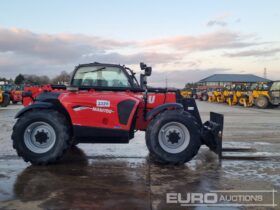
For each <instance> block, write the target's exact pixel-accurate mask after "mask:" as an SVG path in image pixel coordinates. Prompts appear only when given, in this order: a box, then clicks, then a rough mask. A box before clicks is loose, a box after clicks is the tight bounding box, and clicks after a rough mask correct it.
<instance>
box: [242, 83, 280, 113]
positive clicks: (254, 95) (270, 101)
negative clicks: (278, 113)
mask: <svg viewBox="0 0 280 210" xmlns="http://www.w3.org/2000/svg"><path fill="white" fill-rule="evenodd" d="M240 104H241V105H244V106H247V107H249V106H253V105H255V106H256V107H258V108H261V109H265V108H268V107H269V106H279V104H280V81H275V82H272V83H269V84H267V83H255V84H253V85H252V86H251V88H250V91H247V93H246V94H244V95H242V96H241V98H240Z"/></svg>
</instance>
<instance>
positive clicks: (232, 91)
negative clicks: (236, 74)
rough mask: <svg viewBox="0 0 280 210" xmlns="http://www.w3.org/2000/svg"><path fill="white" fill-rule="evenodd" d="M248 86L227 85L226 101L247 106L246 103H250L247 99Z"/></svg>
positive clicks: (230, 103) (224, 95) (229, 103)
mask: <svg viewBox="0 0 280 210" xmlns="http://www.w3.org/2000/svg"><path fill="white" fill-rule="evenodd" d="M248 88H249V87H248V86H246V85H245V84H233V85H231V86H229V85H228V86H226V87H225V90H224V91H223V97H224V101H225V102H226V103H227V104H228V105H230V106H232V105H236V104H239V105H243V106H245V104H248V103H246V101H245V98H246V97H245V96H246V94H247V91H248Z"/></svg>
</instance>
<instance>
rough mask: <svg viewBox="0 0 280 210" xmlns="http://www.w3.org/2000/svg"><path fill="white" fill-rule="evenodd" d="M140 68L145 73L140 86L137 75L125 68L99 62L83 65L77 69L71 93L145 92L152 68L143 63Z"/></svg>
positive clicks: (71, 85) (141, 77)
mask: <svg viewBox="0 0 280 210" xmlns="http://www.w3.org/2000/svg"><path fill="white" fill-rule="evenodd" d="M140 67H141V70H143V71H144V73H143V74H141V76H140V81H141V83H140V84H139V83H138V81H137V79H136V77H135V73H134V72H133V71H132V70H131V69H130V68H127V67H125V66H121V65H114V64H103V63H97V62H95V63H90V64H82V65H79V66H77V67H76V68H75V70H74V73H73V76H72V79H71V83H70V87H69V88H68V89H69V90H70V91H76V90H78V89H82V90H83V89H84V90H86V89H98V90H115V91H117V90H119V91H121V90H124V91H126V90H132V91H144V89H145V87H146V84H147V76H150V75H151V73H152V68H151V67H148V66H147V65H146V64H144V63H141V64H140Z"/></svg>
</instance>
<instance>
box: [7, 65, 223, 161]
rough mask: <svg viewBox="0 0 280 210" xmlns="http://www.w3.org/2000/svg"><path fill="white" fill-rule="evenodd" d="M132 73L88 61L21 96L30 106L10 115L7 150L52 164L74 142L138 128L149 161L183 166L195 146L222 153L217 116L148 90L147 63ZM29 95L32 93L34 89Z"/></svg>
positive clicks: (115, 138) (175, 94) (118, 138)
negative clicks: (56, 83) (65, 78)
mask: <svg viewBox="0 0 280 210" xmlns="http://www.w3.org/2000/svg"><path fill="white" fill-rule="evenodd" d="M140 68H141V70H143V72H144V73H143V74H141V76H140V84H139V83H138V81H137V80H136V77H135V73H134V72H133V71H132V70H131V69H129V68H127V67H125V66H121V65H115V64H102V63H90V64H83V65H79V66H77V67H76V68H75V70H74V73H73V76H72V79H71V82H70V85H69V86H68V87H67V88H66V87H61V90H59V89H60V88H59V87H54V88H55V89H56V90H55V91H53V90H52V89H53V87H52V86H49V87H48V88H45V89H44V88H41V92H40V91H39V92H40V93H38V92H37V93H36V94H35V95H34V94H32V92H27V93H24V97H27V98H29V99H30V102H29V103H28V104H29V105H28V106H26V107H25V108H24V109H22V110H21V111H20V112H19V113H18V114H17V115H16V118H18V120H17V122H16V124H15V125H14V127H13V133H12V140H13V147H14V148H15V149H16V151H17V153H18V155H19V156H21V157H22V158H23V159H24V160H25V161H30V162H31V163H32V164H37V165H45V164H48V163H53V162H56V161H57V160H58V159H59V158H61V157H62V156H63V154H64V152H65V151H66V150H67V149H68V148H69V147H71V145H73V144H77V143H128V142H129V140H131V139H132V138H133V137H134V132H135V131H137V130H140V131H145V132H146V144H147V147H148V149H149V151H150V154H151V156H152V157H153V159H154V160H155V161H158V162H161V163H166V164H182V163H184V162H187V161H190V160H191V159H192V158H193V157H194V156H195V155H196V154H197V152H198V150H199V148H200V146H201V145H202V144H205V145H207V146H208V147H209V148H210V149H211V150H212V151H214V152H215V153H217V154H218V155H219V156H221V152H222V134H223V115H221V114H217V113H213V112H212V113H210V121H207V122H206V123H204V124H203V123H202V122H201V118H200V115H199V112H198V109H197V106H196V103H195V101H194V99H192V98H190V99H188V98H182V96H181V95H180V91H179V90H173V89H167V88H148V87H147V76H150V75H151V73H152V68H151V67H148V66H147V65H145V64H144V63H141V64H140ZM34 92H36V91H34Z"/></svg>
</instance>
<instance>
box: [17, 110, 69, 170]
mask: <svg viewBox="0 0 280 210" xmlns="http://www.w3.org/2000/svg"><path fill="white" fill-rule="evenodd" d="M69 133H70V129H69V124H68V122H67V121H66V119H65V118H64V116H63V115H61V114H60V113H58V112H56V111H54V110H34V111H29V112H27V113H26V114H24V115H23V116H21V117H20V118H19V119H18V121H17V122H16V124H15V126H14V128H13V134H12V140H13V147H14V148H15V149H16V151H17V153H18V155H19V156H21V157H22V158H23V159H24V160H25V161H26V162H28V161H29V162H31V163H32V164H35V165H45V164H49V163H53V162H55V161H57V160H58V159H60V158H61V157H62V155H63V153H64V152H65V150H66V149H67V148H69V145H70V143H71V138H70V135H69Z"/></svg>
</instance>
